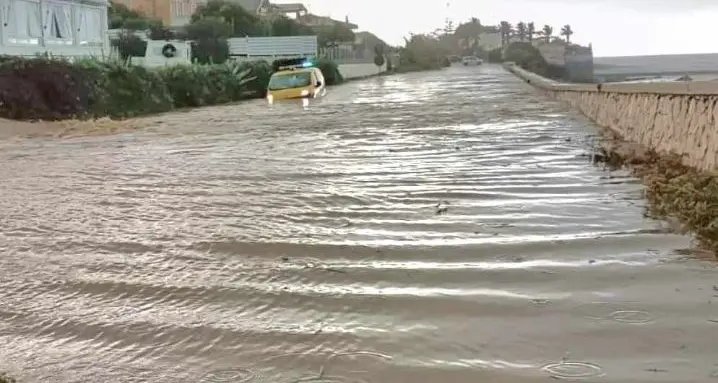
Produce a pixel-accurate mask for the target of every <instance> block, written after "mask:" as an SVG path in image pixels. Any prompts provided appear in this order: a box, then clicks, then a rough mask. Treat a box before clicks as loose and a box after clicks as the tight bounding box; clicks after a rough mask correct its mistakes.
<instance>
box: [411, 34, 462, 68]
mask: <svg viewBox="0 0 718 383" xmlns="http://www.w3.org/2000/svg"><path fill="white" fill-rule="evenodd" d="M404 41H405V42H406V46H405V47H404V48H403V49H401V50H400V51H399V67H400V68H401V67H403V68H404V70H427V69H439V68H442V67H444V66H445V65H446V62H447V61H448V59H447V57H446V48H445V47H444V46H442V45H441V42H440V41H439V39H437V38H436V37H434V36H431V35H428V34H416V35H415V34H412V35H411V37H410V38H408V39H407V38H404ZM449 65H451V63H449Z"/></svg>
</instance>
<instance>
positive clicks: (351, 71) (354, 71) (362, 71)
mask: <svg viewBox="0 0 718 383" xmlns="http://www.w3.org/2000/svg"><path fill="white" fill-rule="evenodd" d="M339 72H341V74H342V76H343V77H344V79H346V80H351V79H357V78H362V77H370V76H376V75H378V74H380V73H382V72H386V64H384V65H383V66H381V67H377V66H376V65H374V63H361V64H339Z"/></svg>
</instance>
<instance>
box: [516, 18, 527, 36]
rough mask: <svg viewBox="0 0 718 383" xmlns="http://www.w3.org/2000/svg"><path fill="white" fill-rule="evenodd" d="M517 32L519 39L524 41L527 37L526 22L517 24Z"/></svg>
mask: <svg viewBox="0 0 718 383" xmlns="http://www.w3.org/2000/svg"><path fill="white" fill-rule="evenodd" d="M516 34H517V35H518V36H519V41H524V39H525V38H526V23H524V22H523V21H522V22H520V23H518V24H516Z"/></svg>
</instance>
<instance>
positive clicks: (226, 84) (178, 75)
mask: <svg viewBox="0 0 718 383" xmlns="http://www.w3.org/2000/svg"><path fill="white" fill-rule="evenodd" d="M317 65H318V67H319V68H320V69H321V70H322V72H323V73H324V77H325V81H326V83H327V84H326V85H336V84H341V83H342V82H343V78H342V75H341V73H340V72H339V68H338V66H337V64H336V63H334V62H332V61H329V60H319V62H318V63H317ZM271 74H272V68H271V66H270V65H269V64H268V63H266V62H264V61H257V62H242V63H225V64H217V65H183V66H173V67H166V68H158V69H148V68H145V67H141V66H133V65H125V64H123V63H119V62H100V61H97V60H81V61H78V62H75V63H70V62H68V61H63V60H53V59H48V58H30V59H27V58H16V57H0V102H1V103H2V104H0V117H3V118H10V119H15V120H62V119H69V118H77V119H84V118H96V117H105V116H109V117H114V118H127V117H133V116H140V115H146V114H151V113H161V112H167V111H170V110H172V109H174V108H184V107H198V106H207V105H217V104H222V103H228V102H232V101H239V100H244V99H249V98H259V97H264V96H265V89H266V86H267V83H268V82H269V77H270V76H271Z"/></svg>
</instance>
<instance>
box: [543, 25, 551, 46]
mask: <svg viewBox="0 0 718 383" xmlns="http://www.w3.org/2000/svg"><path fill="white" fill-rule="evenodd" d="M551 35H553V27H552V26H550V25H544V26H543V38H544V41H546V44H550V43H551Z"/></svg>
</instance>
